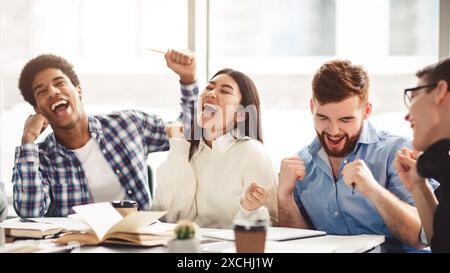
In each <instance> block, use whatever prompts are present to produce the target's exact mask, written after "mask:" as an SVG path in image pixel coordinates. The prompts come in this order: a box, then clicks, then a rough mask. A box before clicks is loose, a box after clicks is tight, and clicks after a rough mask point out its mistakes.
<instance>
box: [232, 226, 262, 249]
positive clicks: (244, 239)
mask: <svg viewBox="0 0 450 273" xmlns="http://www.w3.org/2000/svg"><path fill="white" fill-rule="evenodd" d="M266 234H267V222H266V221H264V220H256V221H246V220H238V221H235V222H234V237H235V240H234V241H235V244H236V252H237V253H264V248H265V244H266Z"/></svg>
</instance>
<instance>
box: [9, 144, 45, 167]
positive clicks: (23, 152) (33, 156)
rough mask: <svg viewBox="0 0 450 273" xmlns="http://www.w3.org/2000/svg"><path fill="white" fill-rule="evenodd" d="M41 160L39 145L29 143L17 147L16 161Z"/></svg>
mask: <svg viewBox="0 0 450 273" xmlns="http://www.w3.org/2000/svg"><path fill="white" fill-rule="evenodd" d="M26 162H39V146H38V145H37V144H34V143H27V144H24V145H22V146H19V147H16V152H15V163H16V164H17V163H26Z"/></svg>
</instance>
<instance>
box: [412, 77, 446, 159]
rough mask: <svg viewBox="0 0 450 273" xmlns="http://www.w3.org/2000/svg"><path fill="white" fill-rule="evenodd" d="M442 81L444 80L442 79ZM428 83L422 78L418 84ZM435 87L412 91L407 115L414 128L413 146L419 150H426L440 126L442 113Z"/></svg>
mask: <svg viewBox="0 0 450 273" xmlns="http://www.w3.org/2000/svg"><path fill="white" fill-rule="evenodd" d="M441 82H442V81H441ZM425 84H428V83H427V82H426V81H425V80H424V79H420V80H419V82H418V86H422V85H425ZM435 88H440V85H438V86H437V87H434V88H428V89H427V88H424V89H421V90H417V91H415V92H412V93H411V98H412V101H411V107H410V110H409V113H408V115H407V116H406V117H405V119H406V120H408V121H409V122H410V123H411V128H412V129H413V135H414V139H413V146H414V148H415V149H416V150H418V151H423V150H425V149H426V148H427V147H428V146H429V145H431V144H432V143H433V142H434V141H435V139H434V137H433V135H434V134H433V132H436V131H437V128H438V127H439V126H440V123H441V121H440V117H439V116H440V115H439V110H438V107H437V105H436V95H437V92H435V91H434V89H435Z"/></svg>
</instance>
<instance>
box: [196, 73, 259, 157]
mask: <svg viewBox="0 0 450 273" xmlns="http://www.w3.org/2000/svg"><path fill="white" fill-rule="evenodd" d="M221 74H226V75H228V76H230V77H231V78H232V79H233V80H234V81H235V82H236V83H237V85H238V87H239V90H240V91H241V94H242V99H241V103H240V105H241V106H243V107H244V108H247V106H252V108H253V109H254V110H255V111H249V112H246V113H245V120H244V121H241V122H238V124H235V128H236V127H238V128H244V132H240V133H241V134H242V133H244V136H247V137H250V138H252V139H256V140H258V141H259V142H261V143H263V137H262V129H261V111H260V100H259V95H258V90H257V89H256V86H255V84H254V83H253V81H252V80H251V79H250V78H249V77H248V76H247V75H245V74H244V73H242V72H239V71H236V70H233V69H231V68H225V69H222V70H220V71H218V72H217V73H216V74H215V75H214V76H212V78H211V79H213V78H215V77H216V76H218V75H221ZM194 111H195V110H194ZM252 120H254V121H255V123H252V122H249V121H252ZM239 123H243V124H239ZM255 125H256V126H255ZM191 128H192V129H191V132H190V135H191V139H190V140H189V142H190V143H191V147H190V149H189V160H191V159H192V156H193V155H194V153H195V152H196V151H197V149H198V146H199V144H200V139H198V138H197V139H196V138H195V136H198V135H200V136H201V137H203V128H201V127H200V126H199V125H198V123H197V119H196V118H194V119H193V120H192V126H191ZM196 132H197V134H196ZM198 132H201V133H200V134H198Z"/></svg>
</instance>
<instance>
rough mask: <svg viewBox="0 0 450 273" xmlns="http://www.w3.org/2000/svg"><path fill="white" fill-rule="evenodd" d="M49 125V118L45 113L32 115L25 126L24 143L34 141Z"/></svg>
mask: <svg viewBox="0 0 450 273" xmlns="http://www.w3.org/2000/svg"><path fill="white" fill-rule="evenodd" d="M47 126H48V120H47V119H46V118H45V117H44V116H43V115H41V114H35V115H30V116H29V117H28V118H27V120H26V121H25V126H24V128H23V136H22V145H23V144H27V143H33V142H34V141H35V140H36V139H37V138H38V136H39V135H40V134H41V133H42V132H43V131H44V130H45V128H47Z"/></svg>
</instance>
